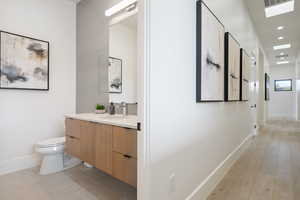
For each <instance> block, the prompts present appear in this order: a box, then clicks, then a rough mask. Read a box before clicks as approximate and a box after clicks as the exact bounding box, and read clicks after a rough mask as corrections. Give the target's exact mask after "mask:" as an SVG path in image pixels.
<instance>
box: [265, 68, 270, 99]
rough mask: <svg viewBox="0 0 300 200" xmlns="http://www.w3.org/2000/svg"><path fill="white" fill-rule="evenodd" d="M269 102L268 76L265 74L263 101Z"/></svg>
mask: <svg viewBox="0 0 300 200" xmlns="http://www.w3.org/2000/svg"><path fill="white" fill-rule="evenodd" d="M269 100H270V76H269V75H268V74H267V73H265V101H269Z"/></svg>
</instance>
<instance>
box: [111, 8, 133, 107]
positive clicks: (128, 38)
mask: <svg viewBox="0 0 300 200" xmlns="http://www.w3.org/2000/svg"><path fill="white" fill-rule="evenodd" d="M108 62H109V65H108V68H109V69H108V88H109V101H110V102H114V103H120V102H126V103H136V102H137V10H136V9H134V8H133V9H130V10H125V11H124V12H122V13H121V14H119V15H117V16H115V17H114V18H112V19H111V21H110V25H109V59H108Z"/></svg>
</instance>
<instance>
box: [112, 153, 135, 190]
mask: <svg viewBox="0 0 300 200" xmlns="http://www.w3.org/2000/svg"><path fill="white" fill-rule="evenodd" d="M112 175H113V177H115V178H117V179H119V180H121V181H123V182H125V183H128V184H129V185H132V186H133V187H136V185H137V160H136V159H135V158H133V157H128V156H125V155H123V154H120V153H117V152H113V174H112Z"/></svg>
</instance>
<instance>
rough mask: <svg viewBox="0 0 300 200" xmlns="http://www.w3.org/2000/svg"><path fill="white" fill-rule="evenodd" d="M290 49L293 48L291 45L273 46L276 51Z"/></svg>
mask: <svg viewBox="0 0 300 200" xmlns="http://www.w3.org/2000/svg"><path fill="white" fill-rule="evenodd" d="M289 48H291V44H282V45H277V46H273V49H274V50H279V49H289Z"/></svg>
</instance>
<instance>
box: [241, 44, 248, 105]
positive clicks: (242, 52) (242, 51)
mask: <svg viewBox="0 0 300 200" xmlns="http://www.w3.org/2000/svg"><path fill="white" fill-rule="evenodd" d="M244 55H245V56H248V57H250V56H249V54H248V53H247V52H246V51H245V49H243V48H241V49H240V101H249V97H248V99H243V95H244V92H245V91H243V82H247V84H248V87H249V82H250V80H249V79H246V80H244V79H243V77H244V68H245V67H244ZM248 70H249V69H248ZM248 73H249V72H248ZM248 78H249V77H248ZM248 92H249V91H248Z"/></svg>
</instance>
